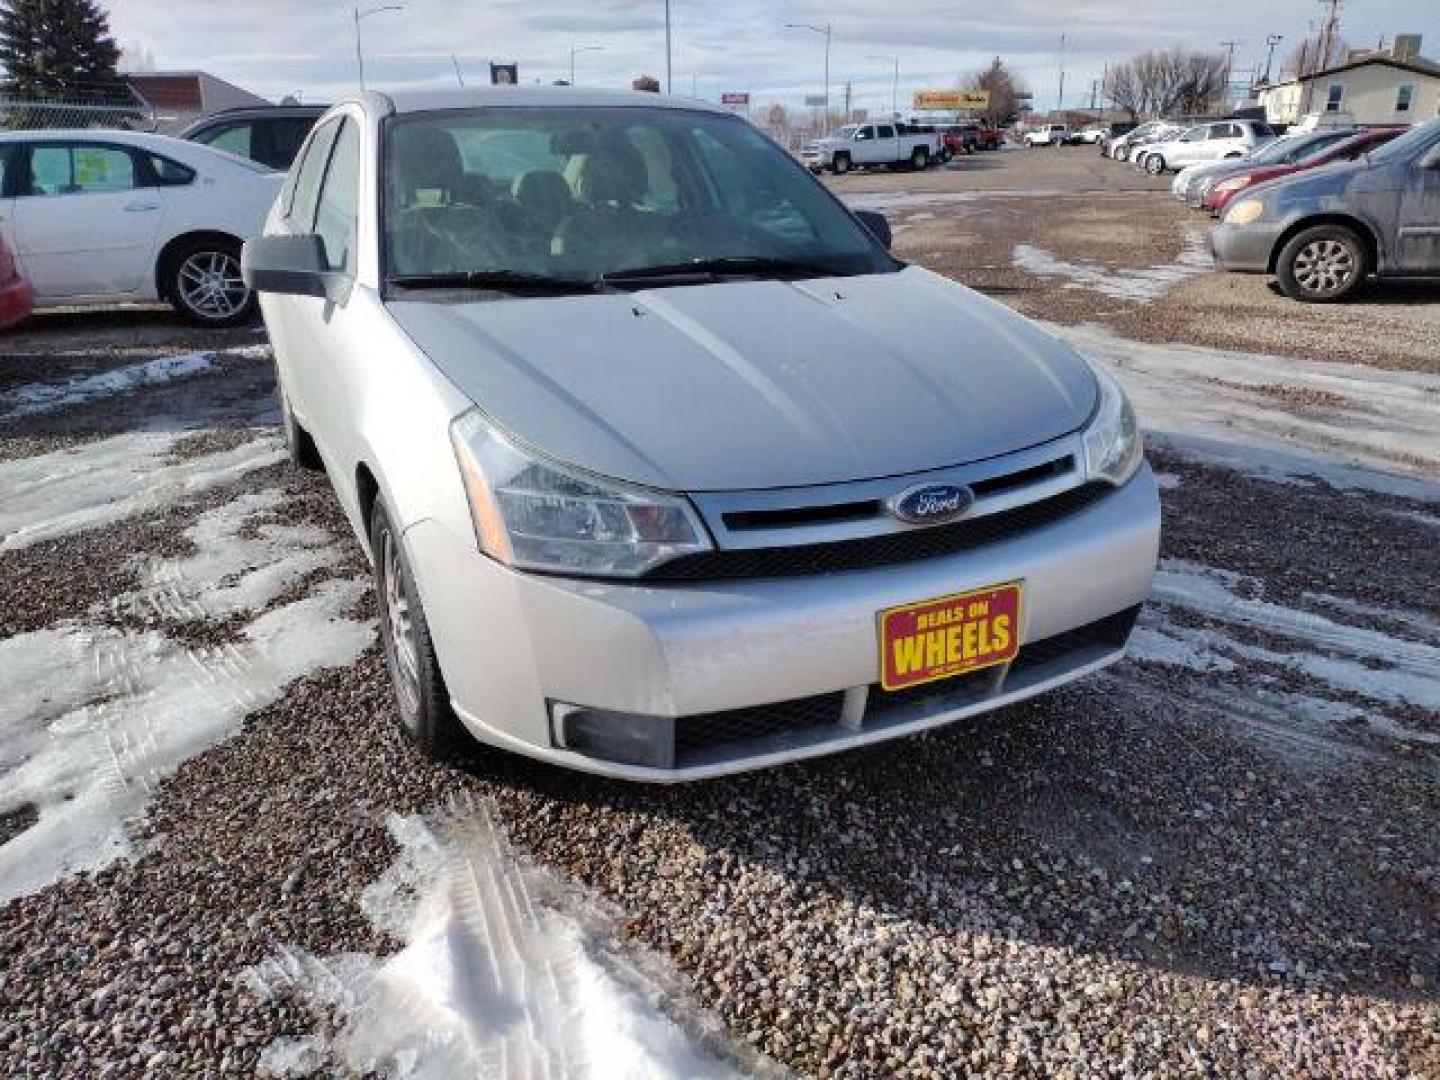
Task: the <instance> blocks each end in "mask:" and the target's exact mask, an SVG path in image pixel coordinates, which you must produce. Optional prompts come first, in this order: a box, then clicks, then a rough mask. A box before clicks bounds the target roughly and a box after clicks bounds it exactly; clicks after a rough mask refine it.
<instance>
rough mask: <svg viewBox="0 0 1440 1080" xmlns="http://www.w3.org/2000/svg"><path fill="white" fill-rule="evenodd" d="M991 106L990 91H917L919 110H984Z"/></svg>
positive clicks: (916, 100) (916, 97) (917, 106)
mask: <svg viewBox="0 0 1440 1080" xmlns="http://www.w3.org/2000/svg"><path fill="white" fill-rule="evenodd" d="M989 104H990V91H988V90H916V91H915V97H914V107H915V108H917V109H983V108H985V107H986V106H988V105H989Z"/></svg>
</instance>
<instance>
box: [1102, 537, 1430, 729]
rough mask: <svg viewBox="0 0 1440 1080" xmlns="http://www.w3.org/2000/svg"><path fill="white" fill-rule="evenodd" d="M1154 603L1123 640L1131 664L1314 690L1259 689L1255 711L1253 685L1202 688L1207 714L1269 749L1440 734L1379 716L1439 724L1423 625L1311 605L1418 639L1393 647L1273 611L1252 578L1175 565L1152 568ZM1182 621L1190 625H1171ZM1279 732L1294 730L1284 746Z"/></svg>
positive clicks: (1356, 631) (1377, 634)
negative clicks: (1375, 621)
mask: <svg viewBox="0 0 1440 1080" xmlns="http://www.w3.org/2000/svg"><path fill="white" fill-rule="evenodd" d="M1152 596H1153V600H1154V601H1155V603H1153V604H1152V605H1151V606H1150V607H1148V608H1147V609H1146V611H1145V613H1144V616H1143V618H1142V620H1141V623H1140V625H1139V626H1138V627H1137V628H1136V631H1135V634H1134V636H1133V637H1132V639H1131V643H1130V653H1131V655H1132V656H1133V657H1134V658H1136V659H1138V660H1145V661H1150V662H1152V663H1161V664H1167V665H1170V666H1177V667H1184V668H1188V669H1190V670H1192V671H1199V672H1207V673H1214V674H1216V675H1219V676H1225V675H1228V674H1230V673H1232V672H1237V671H1241V670H1243V669H1245V668H1246V667H1247V665H1261V666H1262V667H1263V666H1269V667H1271V668H1281V669H1288V670H1290V671H1293V672H1295V673H1296V674H1298V675H1300V676H1303V677H1304V680H1305V682H1306V684H1307V685H1308V686H1313V687H1314V689H1313V690H1311V691H1309V692H1307V693H1305V694H1292V693H1286V692H1283V691H1280V690H1277V689H1267V690H1265V691H1264V700H1263V701H1261V700H1259V699H1258V698H1257V696H1256V695H1257V694H1258V693H1259V692H1260V690H1261V689H1262V686H1261V685H1257V683H1256V680H1255V679H1250V680H1248V681H1247V683H1246V684H1245V685H1244V686H1243V687H1241V688H1239V689H1238V691H1237V690H1236V689H1235V688H1234V687H1233V686H1231V685H1227V682H1226V680H1225V679H1223V678H1222V679H1218V680H1217V681H1216V682H1215V683H1214V684H1212V685H1211V686H1210V688H1209V692H1211V693H1213V694H1215V695H1218V697H1217V699H1216V700H1215V701H1213V702H1211V704H1215V705H1217V706H1218V705H1223V707H1224V710H1225V711H1226V713H1227V715H1230V716H1231V717H1233V718H1235V719H1237V720H1239V721H1240V722H1242V723H1244V724H1246V725H1247V726H1248V727H1249V728H1251V729H1252V730H1256V731H1259V732H1261V733H1262V734H1263V735H1264V738H1265V740H1266V741H1267V742H1270V743H1278V744H1283V745H1287V746H1291V747H1293V746H1295V745H1296V744H1297V742H1299V743H1308V744H1312V745H1313V746H1320V745H1322V744H1323V745H1328V744H1330V743H1339V744H1342V745H1343V744H1344V743H1345V742H1346V739H1345V738H1344V735H1346V734H1348V733H1350V732H1353V731H1359V730H1364V731H1368V732H1369V733H1370V734H1372V735H1378V736H1381V737H1383V738H1386V739H1390V740H1394V741H1397V742H1404V743H1410V744H1413V745H1424V746H1440V734H1436V733H1434V732H1432V731H1427V730H1421V729H1417V728H1414V727H1411V726H1409V725H1407V724H1405V723H1403V722H1402V721H1400V720H1397V719H1396V718H1395V717H1393V716H1391V715H1388V714H1387V712H1386V709H1387V708H1389V707H1398V708H1400V709H1401V710H1404V709H1407V708H1410V707H1418V708H1420V709H1423V710H1426V711H1427V712H1435V713H1437V714H1440V647H1437V645H1435V644H1432V643H1431V642H1433V641H1435V640H1436V637H1435V630H1436V627H1435V624H1434V622H1433V620H1430V619H1429V618H1428V617H1427V616H1424V615H1422V614H1419V613H1415V612H1403V611H1401V612H1391V611H1389V610H1387V609H1381V608H1375V607H1373V606H1370V605H1364V604H1358V603H1352V602H1347V601H1344V600H1342V599H1340V598H1335V597H1317V598H1316V599H1318V600H1320V601H1322V602H1324V603H1326V604H1327V606H1329V607H1331V608H1333V609H1334V610H1336V611H1337V612H1345V613H1349V614H1356V615H1361V616H1371V617H1373V616H1376V615H1384V616H1386V617H1387V618H1388V619H1390V621H1392V622H1394V623H1395V624H1396V625H1401V626H1405V627H1406V628H1407V629H1414V630H1415V631H1416V632H1417V633H1418V634H1419V635H1420V636H1421V637H1423V638H1425V639H1426V640H1420V641H1417V640H1412V639H1410V638H1409V637H1398V636H1395V635H1392V634H1387V633H1383V632H1381V631H1378V630H1373V629H1371V628H1369V627H1365V626H1355V625H1352V624H1349V623H1345V622H1341V621H1339V619H1338V618H1329V617H1327V616H1325V615H1321V614H1318V613H1316V612H1313V611H1306V610H1302V609H1299V608H1292V607H1287V606H1285V605H1283V604H1278V603H1274V602H1272V601H1269V600H1266V599H1264V598H1263V586H1262V583H1261V582H1260V581H1259V580H1258V579H1255V578H1250V577H1246V576H1244V575H1240V574H1235V573H1232V572H1229V571H1223V570H1217V569H1215V568H1212V567H1207V566H1203V565H1200V564H1198V563H1193V562H1188V561H1185V560H1180V559H1166V560H1164V561H1163V562H1162V563H1161V565H1160V569H1159V570H1158V572H1157V573H1156V576H1155V586H1154V590H1153V594H1152ZM1181 611H1183V612H1185V613H1187V615H1188V616H1190V617H1191V618H1188V619H1187V620H1185V621H1180V620H1178V619H1176V618H1175V617H1173V616H1172V612H1181ZM1194 616H1199V617H1201V618H1202V619H1203V620H1204V626H1203V627H1197V626H1194V625H1192V623H1193V622H1194V621H1195V620H1194V618H1193V617H1194ZM1245 631H1259V632H1261V633H1263V634H1264V635H1265V643H1264V644H1256V643H1255V642H1254V640H1253V638H1251V637H1250V635H1248V634H1246V633H1245ZM1267 679H1268V676H1262V677H1261V679H1260V680H1259V681H1260V683H1261V684H1263V683H1264V682H1265V681H1266V680H1267ZM1357 699H1358V703H1357ZM1197 704H1202V703H1201V702H1197ZM1402 715H1403V713H1402ZM1287 724H1288V725H1289V727H1290V728H1291V729H1292V730H1290V732H1289V734H1288V735H1285V734H1284V732H1283V729H1285V727H1286V725H1287ZM1282 736H1283V737H1282Z"/></svg>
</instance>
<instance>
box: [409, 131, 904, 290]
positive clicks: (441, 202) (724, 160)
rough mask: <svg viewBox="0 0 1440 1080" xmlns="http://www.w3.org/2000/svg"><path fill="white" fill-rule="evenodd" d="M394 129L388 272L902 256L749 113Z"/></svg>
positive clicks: (816, 269)
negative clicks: (748, 117)
mask: <svg viewBox="0 0 1440 1080" xmlns="http://www.w3.org/2000/svg"><path fill="white" fill-rule="evenodd" d="M392 123H393V127H392V130H391V132H390V136H391V137H390V138H389V139H387V140H386V145H387V148H388V150H387V152H388V162H387V170H386V177H387V183H386V200H385V211H384V212H385V232H386V238H387V241H388V262H389V267H388V271H389V276H390V278H391V280H392V281H397V282H399V283H401V284H405V285H417V284H424V283H425V279H427V278H429V279H434V280H435V281H437V282H438V281H440V280H444V279H449V280H455V279H457V278H461V277H464V276H470V277H472V278H473V279H474V280H475V281H476V283H480V282H481V281H482V280H490V281H496V280H498V278H499V276H501V275H509V276H511V277H513V278H515V279H517V280H519V279H522V278H528V279H531V280H532V281H537V282H538V281H544V280H556V281H561V280H563V281H572V282H573V281H591V282H596V281H599V280H600V279H601V278H602V277H603V276H606V275H611V276H615V275H622V276H623V275H624V274H626V273H628V272H636V271H640V272H644V271H649V272H651V273H652V274H653V273H654V272H655V271H656V270H657V269H661V268H674V269H675V272H676V273H679V272H681V271H682V270H684V269H686V268H691V267H693V268H694V270H695V271H710V272H720V271H721V270H728V271H730V272H735V273H739V272H741V270H742V269H743V270H744V271H745V272H747V273H750V274H763V273H765V271H766V268H769V269H770V270H771V271H773V272H775V273H777V274H778V273H780V272H789V273H791V274H792V275H794V276H815V275H816V274H821V273H826V274H829V273H833V274H865V273H878V272H884V271H890V270H894V269H896V268H898V266H899V265H900V264H898V263H896V262H895V261H894V260H893V259H891V258H890V257H889V255H888V254H887V253H886V252H885V250H884V249H883V248H882V247H881V246H880V245H879V244H878V243H877V242H876V241H875V239H874V238H873V237H872V236H871V235H870V234H869V232H868V231H867V230H866V229H865V228H864V227H863V226H862V225H861V224H860V223H859V222H858V221H857V220H856V219H855V218H853V217H852V216H851V215H850V214H849V213H847V212H846V211H845V209H844V208H843V207H842V206H841V205H840V204H839V203H838V202H836V201H835V200H834V199H833V198H832V197H831V196H830V195H829V194H828V193H827V192H826V191H825V189H824V188H822V187H821V186H820V185H819V184H818V183H816V181H815V180H813V179H812V178H811V177H810V175H809V173H807V172H806V171H805V170H804V168H802V167H801V166H800V165H799V164H798V163H797V162H796V161H794V160H793V159H792V158H790V157H789V155H787V154H785V153H784V152H783V151H782V150H781V149H780V148H779V147H778V146H776V145H775V144H774V143H773V142H771V141H770V140H769V139H768V138H766V137H765V136H764V135H762V134H761V133H760V132H759V131H757V130H756V129H755V128H754V127H752V126H751V125H750V124H749V123H747V122H746V121H744V120H742V119H740V118H739V117H731V116H725V115H721V114H716V113H709V112H702V111H698V110H695V111H692V110H688V109H666V108H638V107H617V108H543V109H542V108H525V107H503V108H485V109H467V110H456V111H446V112H433V113H415V114H410V115H403V114H402V115H401V116H399V117H397V118H396V119H395V120H394V121H393V122H392Z"/></svg>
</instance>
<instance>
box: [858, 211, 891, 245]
mask: <svg viewBox="0 0 1440 1080" xmlns="http://www.w3.org/2000/svg"><path fill="white" fill-rule="evenodd" d="M855 216H856V217H857V218H859V219H860V224H861V225H864V226H865V228H866V229H867V230H869V232H870V235H871V236H873V237H875V239H876V240H879V241H880V243H881V244H883V245H884V246H885V250H886V251H889V250H890V241H891V234H890V222H889V221H887V220H886V219H885V215H884V214H882V213H880V212H879V211H876V210H856V211H855Z"/></svg>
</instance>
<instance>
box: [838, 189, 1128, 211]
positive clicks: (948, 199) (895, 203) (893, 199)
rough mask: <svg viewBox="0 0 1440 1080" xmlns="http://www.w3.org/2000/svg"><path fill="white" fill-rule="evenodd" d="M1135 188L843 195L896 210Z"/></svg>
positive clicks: (1102, 194)
mask: <svg viewBox="0 0 1440 1080" xmlns="http://www.w3.org/2000/svg"><path fill="white" fill-rule="evenodd" d="M1133 196H1134V192H1125V191H1115V190H1113V189H1111V188H1095V189H1093V190H1089V191H1084V190H1076V189H1069V190H1066V189H1061V188H1015V189H1012V190H1008V191H1000V190H995V191H988V190H987V191H850V192H845V193H843V194H842V195H841V198H842V200H843V201H844V203H845V205H846V206H848V207H850V209H851V210H878V211H880V212H881V213H893V212H898V211H902V210H911V209H915V208H920V207H927V206H928V207H942V206H958V205H963V204H966V203H976V202H984V201H986V200H988V199H1073V198H1077V197H1079V198H1084V199H1087V200H1093V199H1116V198H1131V197H1133Z"/></svg>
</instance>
